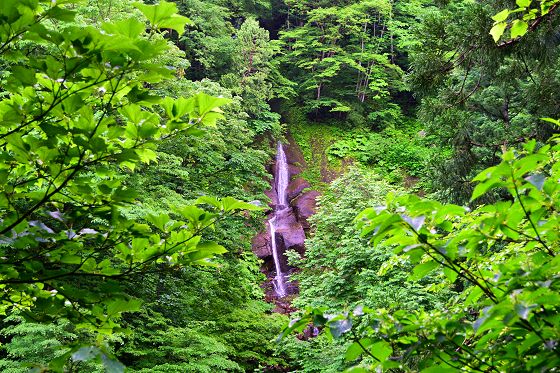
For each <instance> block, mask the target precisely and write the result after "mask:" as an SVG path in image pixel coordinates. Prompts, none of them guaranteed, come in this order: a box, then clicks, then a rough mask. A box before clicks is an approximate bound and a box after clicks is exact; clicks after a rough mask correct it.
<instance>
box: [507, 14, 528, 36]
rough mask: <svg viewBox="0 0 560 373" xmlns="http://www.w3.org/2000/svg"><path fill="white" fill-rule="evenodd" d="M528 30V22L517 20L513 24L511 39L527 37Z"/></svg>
mask: <svg viewBox="0 0 560 373" xmlns="http://www.w3.org/2000/svg"><path fill="white" fill-rule="evenodd" d="M528 29H529V25H528V24H527V22H525V21H523V20H520V19H516V20H515V21H513V23H512V24H511V38H512V39H515V38H518V37H521V36H523V35H525V34H526V33H527V30H528Z"/></svg>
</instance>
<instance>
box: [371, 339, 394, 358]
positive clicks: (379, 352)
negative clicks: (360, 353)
mask: <svg viewBox="0 0 560 373" xmlns="http://www.w3.org/2000/svg"><path fill="white" fill-rule="evenodd" d="M369 352H371V354H372V355H373V356H375V357H376V358H377V359H379V360H380V361H385V360H387V359H388V358H389V357H390V356H391V354H392V353H393V348H392V347H391V345H390V344H389V343H388V342H385V341H380V342H376V343H374V344H372V345H371V347H370V348H369Z"/></svg>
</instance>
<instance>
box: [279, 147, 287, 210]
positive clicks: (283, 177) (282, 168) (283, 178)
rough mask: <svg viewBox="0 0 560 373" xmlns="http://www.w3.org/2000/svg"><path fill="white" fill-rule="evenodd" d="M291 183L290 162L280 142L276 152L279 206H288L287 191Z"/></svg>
mask: <svg viewBox="0 0 560 373" xmlns="http://www.w3.org/2000/svg"><path fill="white" fill-rule="evenodd" d="M289 182H290V175H289V172H288V161H287V160H286V153H284V147H283V146H282V143H280V141H278V150H277V152H276V193H277V196H278V206H279V207H286V206H288V196H287V194H286V190H287V189H288V183H289Z"/></svg>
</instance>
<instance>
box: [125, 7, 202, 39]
mask: <svg viewBox="0 0 560 373" xmlns="http://www.w3.org/2000/svg"><path fill="white" fill-rule="evenodd" d="M134 6H135V7H136V8H138V9H139V10H140V11H141V12H142V13H143V14H144V16H146V18H147V19H148V21H149V22H150V23H151V24H152V26H153V27H155V28H171V29H174V30H175V31H177V32H178V33H179V34H182V33H183V31H184V29H185V26H186V25H187V24H192V22H191V21H190V20H189V19H188V18H187V17H184V16H180V15H177V5H175V3H169V2H167V1H160V2H159V3H158V4H155V5H147V4H143V3H135V4H134Z"/></svg>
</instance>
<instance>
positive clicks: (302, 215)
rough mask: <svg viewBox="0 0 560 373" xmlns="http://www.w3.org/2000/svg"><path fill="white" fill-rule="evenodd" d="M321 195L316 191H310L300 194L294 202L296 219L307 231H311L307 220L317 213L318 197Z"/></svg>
mask: <svg viewBox="0 0 560 373" xmlns="http://www.w3.org/2000/svg"><path fill="white" fill-rule="evenodd" d="M319 195H320V193H319V192H317V191H316V190H310V191H308V192H305V193H303V194H300V195H299V196H298V197H297V198H295V199H294V200H292V205H293V206H294V213H295V214H296V219H297V220H298V221H299V222H300V223H301V225H302V226H303V229H304V230H305V231H307V232H308V231H309V228H310V225H309V222H308V221H307V219H308V218H309V217H311V215H313V214H315V212H316V211H317V197H318V196H319Z"/></svg>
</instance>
